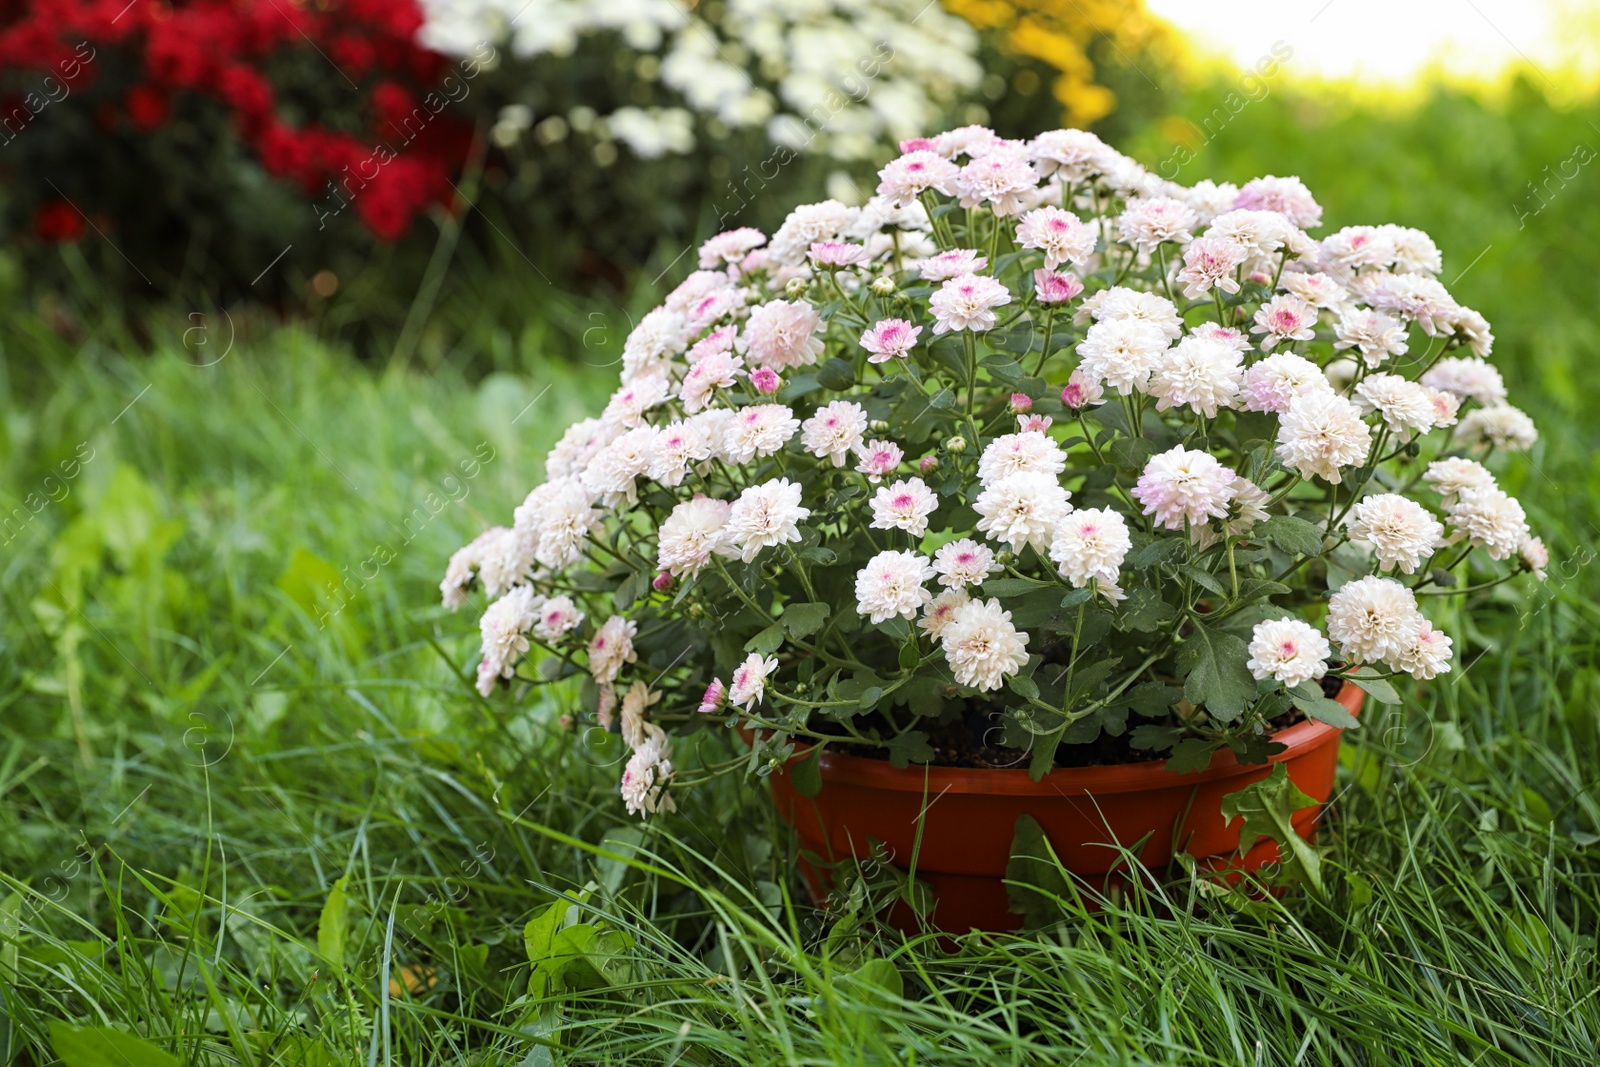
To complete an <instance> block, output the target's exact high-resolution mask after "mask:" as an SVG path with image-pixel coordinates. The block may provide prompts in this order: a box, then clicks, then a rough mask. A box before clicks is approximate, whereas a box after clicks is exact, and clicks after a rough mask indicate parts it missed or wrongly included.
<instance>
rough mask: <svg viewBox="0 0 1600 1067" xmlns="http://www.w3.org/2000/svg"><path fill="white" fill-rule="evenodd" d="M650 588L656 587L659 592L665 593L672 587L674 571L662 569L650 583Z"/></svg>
mask: <svg viewBox="0 0 1600 1067" xmlns="http://www.w3.org/2000/svg"><path fill="white" fill-rule="evenodd" d="M650 588H652V589H654V590H655V591H656V592H658V593H665V592H666V591H667V590H668V589H671V588H672V573H671V572H670V571H662V572H661V573H660V574H658V575H656V577H655V581H653V582H651V583H650Z"/></svg>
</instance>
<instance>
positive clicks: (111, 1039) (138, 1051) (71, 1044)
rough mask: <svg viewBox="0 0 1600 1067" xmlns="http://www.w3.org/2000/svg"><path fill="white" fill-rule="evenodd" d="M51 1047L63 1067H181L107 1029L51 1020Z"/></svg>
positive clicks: (172, 1058)
mask: <svg viewBox="0 0 1600 1067" xmlns="http://www.w3.org/2000/svg"><path fill="white" fill-rule="evenodd" d="M50 1044H51V1045H52V1046H54V1047H55V1051H56V1056H57V1057H58V1058H60V1060H61V1062H62V1063H64V1064H66V1067H181V1064H180V1062H179V1060H178V1058H177V1057H176V1056H172V1055H170V1054H168V1053H166V1052H163V1051H161V1050H160V1049H159V1048H157V1047H156V1046H154V1045H152V1044H150V1043H149V1042H148V1041H142V1040H140V1039H139V1038H137V1037H134V1036H133V1035H132V1034H129V1033H125V1032H123V1031H121V1030H116V1029H113V1028H112V1027H109V1026H83V1027H75V1026H70V1025H68V1024H67V1023H64V1022H62V1021H60V1020H59V1019H51V1020H50Z"/></svg>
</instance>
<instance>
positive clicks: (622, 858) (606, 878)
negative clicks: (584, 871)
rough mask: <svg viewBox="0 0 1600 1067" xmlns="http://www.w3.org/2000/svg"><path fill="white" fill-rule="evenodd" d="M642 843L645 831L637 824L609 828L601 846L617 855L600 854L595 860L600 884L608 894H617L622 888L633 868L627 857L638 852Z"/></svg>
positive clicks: (601, 841)
mask: <svg viewBox="0 0 1600 1067" xmlns="http://www.w3.org/2000/svg"><path fill="white" fill-rule="evenodd" d="M642 844H644V831H643V830H641V829H639V828H638V827H637V826H618V827H614V828H612V829H610V830H607V831H606V836H605V837H603V838H601V840H600V847H601V848H602V849H604V850H605V851H607V852H613V853H616V855H615V856H600V857H598V858H597V859H596V860H595V867H596V868H597V873H598V874H599V877H600V885H601V888H603V889H604V890H605V893H606V896H615V895H616V892H617V890H619V889H621V888H622V883H623V882H624V881H626V880H627V877H628V872H629V871H630V870H632V869H633V868H632V867H631V866H629V864H628V862H627V859H626V857H628V856H632V855H633V854H634V853H635V852H637V851H638V850H639V846H640V845H642Z"/></svg>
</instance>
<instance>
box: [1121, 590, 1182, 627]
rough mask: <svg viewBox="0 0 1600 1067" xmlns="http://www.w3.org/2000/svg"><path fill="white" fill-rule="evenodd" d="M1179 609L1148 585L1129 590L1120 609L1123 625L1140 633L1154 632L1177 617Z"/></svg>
mask: <svg viewBox="0 0 1600 1067" xmlns="http://www.w3.org/2000/svg"><path fill="white" fill-rule="evenodd" d="M1177 614H1178V609H1177V608H1175V607H1173V606H1172V605H1171V604H1169V603H1167V602H1166V601H1165V600H1163V599H1161V594H1160V593H1158V592H1156V591H1155V590H1154V589H1152V588H1150V587H1149V586H1147V585H1141V586H1137V587H1135V588H1133V589H1130V590H1129V591H1128V599H1126V600H1124V601H1123V602H1122V604H1121V605H1120V607H1119V609H1118V619H1119V621H1120V622H1121V623H1122V625H1123V626H1124V627H1126V628H1128V629H1130V630H1137V631H1139V632H1140V633H1146V634H1147V633H1153V632H1154V631H1156V630H1158V629H1160V628H1161V627H1162V626H1164V625H1165V624H1166V623H1168V622H1170V621H1172V619H1174V618H1176V617H1177Z"/></svg>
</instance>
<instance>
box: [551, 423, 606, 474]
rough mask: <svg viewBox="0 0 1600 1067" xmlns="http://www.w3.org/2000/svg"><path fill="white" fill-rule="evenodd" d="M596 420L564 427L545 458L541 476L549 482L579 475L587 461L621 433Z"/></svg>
mask: <svg viewBox="0 0 1600 1067" xmlns="http://www.w3.org/2000/svg"><path fill="white" fill-rule="evenodd" d="M620 432H621V431H620V430H617V429H613V428H611V427H609V426H607V425H606V424H605V423H603V422H601V421H600V420H599V419H583V420H581V421H579V422H575V423H573V424H572V425H571V426H569V427H567V432H566V433H564V434H562V435H561V440H559V441H557V442H556V445H555V447H554V448H552V449H551V450H550V452H549V454H548V455H546V456H545V458H544V474H545V477H546V478H549V479H550V480H551V481H552V482H554V481H559V480H560V479H562V478H567V477H571V476H573V475H576V474H578V473H580V472H581V471H582V470H583V468H585V467H587V466H588V465H589V460H591V459H593V458H594V455H595V453H597V452H599V451H600V450H601V449H602V448H604V447H605V446H606V445H608V444H610V443H611V441H612V440H613V439H614V438H615V437H616V436H617V434H618V433H620Z"/></svg>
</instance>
